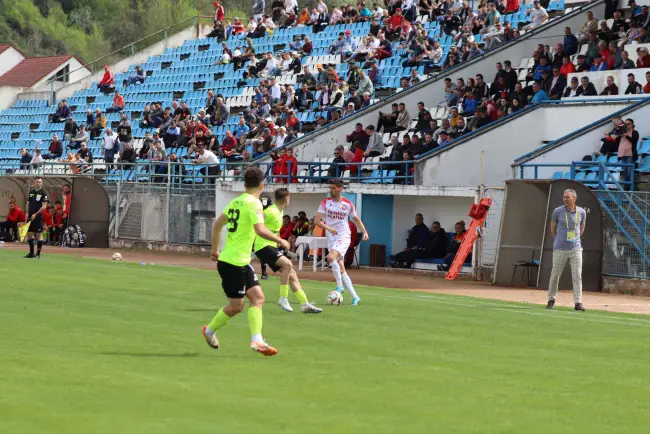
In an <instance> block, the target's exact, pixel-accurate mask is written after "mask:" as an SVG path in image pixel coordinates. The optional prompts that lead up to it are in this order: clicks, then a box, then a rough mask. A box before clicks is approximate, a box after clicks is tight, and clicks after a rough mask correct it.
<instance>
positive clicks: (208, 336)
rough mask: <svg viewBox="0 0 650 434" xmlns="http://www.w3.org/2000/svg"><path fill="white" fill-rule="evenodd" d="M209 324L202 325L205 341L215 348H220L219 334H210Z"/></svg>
mask: <svg viewBox="0 0 650 434" xmlns="http://www.w3.org/2000/svg"><path fill="white" fill-rule="evenodd" d="M207 330H208V326H203V327H201V332H202V333H203V337H204V338H205V342H206V343H207V344H208V346H209V347H210V348H212V349H214V350H218V349H219V341H218V340H217V336H216V335H215V334H214V333H212V334H209V333H208V332H207Z"/></svg>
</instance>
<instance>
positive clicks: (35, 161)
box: [29, 149, 45, 169]
mask: <svg viewBox="0 0 650 434" xmlns="http://www.w3.org/2000/svg"><path fill="white" fill-rule="evenodd" d="M44 162H45V160H43V156H42V155H41V151H40V150H38V149H34V156H33V157H32V161H30V162H29V164H30V165H31V168H32V169H37V168H38V167H40V166H41V165H42V164H43V163H44Z"/></svg>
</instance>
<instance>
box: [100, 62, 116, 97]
mask: <svg viewBox="0 0 650 434" xmlns="http://www.w3.org/2000/svg"><path fill="white" fill-rule="evenodd" d="M113 87H115V78H114V77H113V73H112V72H111V68H110V67H109V66H108V65H105V66H104V77H103V78H102V81H100V82H99V84H98V85H97V88H98V89H99V90H101V91H102V92H108V91H110V90H111V89H112V88H113Z"/></svg>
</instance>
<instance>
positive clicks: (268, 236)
mask: <svg viewBox="0 0 650 434" xmlns="http://www.w3.org/2000/svg"><path fill="white" fill-rule="evenodd" d="M253 228H255V233H256V234H257V236H258V237H262V238H264V239H265V240H269V241H273V242H275V243H278V245H279V246H280V247H282V248H283V249H285V250H289V243H288V242H287V240H283V239H282V238H280V237H278V236H277V235H275V234H274V233H273V232H271V231H270V230H269V229H268V228H267V227H266V226H264V223H257V224H255V225H254V226H253Z"/></svg>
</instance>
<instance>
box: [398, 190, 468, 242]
mask: <svg viewBox="0 0 650 434" xmlns="http://www.w3.org/2000/svg"><path fill="white" fill-rule="evenodd" d="M473 203H474V199H473V198H471V197H431V196H425V197H422V196H417V197H414V196H394V198H393V227H392V232H393V242H392V246H393V252H392V253H393V254H394V253H397V252H400V251H402V250H403V249H404V248H406V238H407V237H408V231H409V229H411V228H412V227H413V225H414V224H415V214H417V213H422V215H423V216H424V223H425V224H426V225H427V226H428V227H429V228H431V224H432V223H433V222H434V221H436V220H438V221H439V222H440V225H441V226H442V227H443V228H444V229H445V230H446V231H447V232H450V231H453V230H454V225H455V224H456V222H457V221H459V220H465V223H467V224H468V225H469V222H470V221H471V218H469V217H468V216H467V212H468V211H469V208H470V206H471V205H472V204H473Z"/></svg>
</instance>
